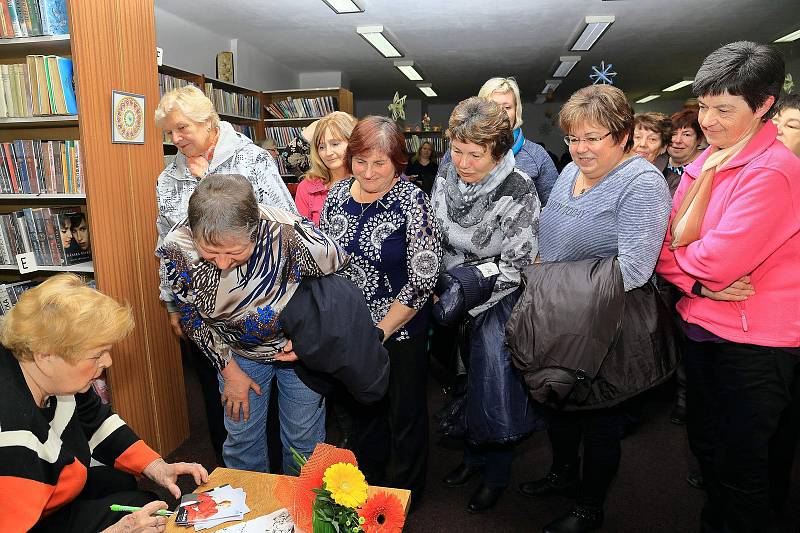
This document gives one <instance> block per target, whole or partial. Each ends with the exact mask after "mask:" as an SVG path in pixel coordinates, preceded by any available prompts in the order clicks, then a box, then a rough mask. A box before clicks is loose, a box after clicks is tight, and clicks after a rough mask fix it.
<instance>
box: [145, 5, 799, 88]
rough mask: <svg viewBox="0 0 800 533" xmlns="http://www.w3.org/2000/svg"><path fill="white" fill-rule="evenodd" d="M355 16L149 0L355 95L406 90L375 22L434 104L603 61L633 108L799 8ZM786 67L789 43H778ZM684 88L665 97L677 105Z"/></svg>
mask: <svg viewBox="0 0 800 533" xmlns="http://www.w3.org/2000/svg"><path fill="white" fill-rule="evenodd" d="M357 1H358V2H359V3H360V4H361V5H362V7H364V8H365V12H364V13H358V14H348V15H337V14H335V13H334V12H333V11H332V10H331V9H330V8H329V7H328V6H327V5H326V4H325V3H324V2H322V0H156V5H157V7H159V8H161V9H163V10H165V11H168V12H171V13H173V14H175V15H178V16H180V17H182V18H184V19H186V20H188V21H190V22H193V23H195V24H198V25H200V26H203V27H205V28H207V29H209V30H211V31H213V32H215V33H218V34H221V35H224V36H227V37H229V38H238V39H240V40H243V41H247V42H249V43H251V44H252V45H254V46H255V47H256V48H258V49H260V50H263V51H264V53H265V54H267V55H268V56H270V57H271V58H273V59H274V60H276V61H277V62H279V63H282V64H284V65H286V66H287V67H288V68H290V69H292V70H294V71H297V72H315V71H342V72H343V73H344V77H345V79H349V80H350V85H351V89H352V90H353V92H354V93H355V94H357V95H358V97H359V98H372V97H376V98H377V97H384V98H385V97H386V96H387V94H389V95H391V94H393V93H394V91H396V90H400V91H401V92H403V91H406V92H408V93H409V94H416V92H417V90H416V88H415V82H410V81H408V80H406V78H405V77H404V76H403V75H402V74H401V73H400V72H399V71H398V70H396V69H395V68H394V67H393V65H392V60H390V59H385V58H383V57H382V56H380V54H378V52H377V51H375V50H374V49H373V48H372V47H371V46H370V45H369V44H367V42H366V41H364V40H363V39H362V38H361V37H360V36H358V35H357V34H356V32H355V28H356V26H363V25H374V24H381V25H383V26H384V27H385V28H386V29H387V30H389V32H391V39H392V41H393V42H394V44H395V45H396V46H397V47H398V48H399V49H400V50H401V51H402V52H404V54H405V59H412V60H413V61H414V62H415V64H416V65H417V66H418V67H419V69H420V70H421V71H422V74H423V76H424V77H425V81H426V82H430V83H432V84H433V86H434V88H435V89H436V91H437V92H438V93H439V95H440V97H441V99H443V100H446V101H454V100H459V99H461V98H464V97H466V96H469V95H471V94H474V93H475V92H476V90H477V88H478V87H480V85H481V84H482V83H483V82H484V81H485V80H486V79H487V78H489V77H492V76H498V75H502V76H505V75H514V76H516V77H517V79H518V81H519V83H520V88H521V90H522V92H523V95H525V96H526V100H528V99H530V100H532V99H533V98H532V95H534V94H536V93H539V92H540V91H541V90H542V88H543V87H544V81H545V80H546V79H548V78H551V77H552V74H553V71H554V70H555V68H556V66H557V65H558V57H559V56H561V55H582V56H583V59H582V61H581V62H580V63H578V65H577V66H576V67H575V68H574V69H573V71H572V72H571V73H570V75H569V76H568V77H567V79H566V80H565V81H564V83H563V84H562V85H561V87H559V88H558V90H557V91H556V93H555V99H556V100H557V101H558V100H563V99H565V98H566V97H567V96H569V94H571V93H572V92H573V91H574V90H576V89H578V88H579V87H582V86H584V85H587V84H588V83H590V81H589V78H588V76H589V73H590V70H591V66H592V65H599V64H600V61H601V60H605V62H606V63H613V65H614V70H615V71H616V72H618V76H617V78H616V80H615V84H616V85H618V86H619V87H621V88H622V89H623V90H625V91H626V92H627V93H628V95H629V97H631V98H633V99H636V98H639V97H641V96H643V95H645V94H650V93H653V92H657V91H659V90H660V89H663V88H664V87H666V86H668V85H671V84H672V83H674V82H676V81H679V80H681V79H682V78H683V77H686V76H693V75H694V73H695V72H696V71H697V67H698V66H699V65H700V63H701V62H702V59H703V58H704V57H705V56H706V55H707V54H708V53H709V52H711V51H712V50H714V49H715V48H717V47H718V46H720V45H721V44H724V43H727V42H731V41H735V40H743V39H745V40H755V41H760V42H771V41H773V40H774V39H776V38H778V37H781V36H783V35H785V34H787V33H789V32H791V31H794V30H797V29H799V28H800V0H514V1H503V0H428V1H420V0H357ZM587 15H615V16H616V22H615V23H614V24H612V25H611V27H610V28H609V29H608V31H606V33H605V34H604V35H603V36H602V37H601V38H600V40H599V41H598V43H597V44H596V45H595V46H594V47H593V48H592V50H590V51H589V52H570V50H569V47H570V46H571V45H572V44H573V42H574V41H575V39H576V37H577V36H578V35H579V34H580V32H581V31H582V29H583V27H584V23H583V20H584V17H585V16H587ZM778 46H779V47H780V49H781V50H782V51H783V53H784V54H785V55H786V56H787V59H789V60H795V61H797V60H798V58H799V57H800V41H796V42H795V43H794V44H783V45H778ZM690 90H691V89H690V88H686V89H682V90H681V91H680V92H677V93H675V96H678V97H688V95H689V94H690Z"/></svg>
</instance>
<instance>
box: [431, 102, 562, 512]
mask: <svg viewBox="0 0 800 533" xmlns="http://www.w3.org/2000/svg"><path fill="white" fill-rule="evenodd" d="M447 137H448V139H450V152H451V154H450V155H451V157H452V161H451V162H450V163H448V164H446V165H443V166H442V167H440V171H439V176H437V177H436V181H435V182H434V186H433V194H432V195H431V201H432V203H433V209H434V212H435V214H436V218H437V220H438V222H439V226H440V227H441V229H442V259H443V262H444V267H445V269H448V270H449V269H451V268H453V267H456V266H459V265H462V264H464V263H467V262H476V261H480V260H484V261H486V262H487V263H489V264H490V265H491V266H492V267H494V266H495V263H496V270H497V272H495V274H498V275H497V278H496V281H495V284H494V289H493V291H492V293H491V294H490V295H489V297H488V300H486V301H485V302H483V303H480V304H479V305H477V306H475V307H473V308H472V309H469V310H468V314H469V317H468V318H469V322H468V329H469V355H468V358H469V373H468V375H467V393H466V394H467V396H466V426H467V431H466V442H467V446H466V449H465V452H464V458H463V461H462V463H461V464H460V465H459V466H458V467H457V468H456V469H455V470H453V471H452V472H451V473H450V474H448V475H447V476H446V477H445V478H444V484H445V485H447V486H451V487H452V486H457V485H463V484H464V483H466V482H467V480H468V479H469V478H470V477H472V476H473V475H474V474H476V473H478V472H481V471H482V473H483V482H482V483H481V484H480V486H479V487H478V489H477V490H476V492H475V493H474V494H473V495H472V497H471V498H470V500H469V503H468V506H467V509H468V510H469V511H470V512H481V511H485V510H487V509H489V508H490V507H492V506H493V505H494V504H495V503H496V502H497V500H498V498H499V497H500V495H501V494H502V492H503V490H504V489H505V487H506V486H507V485H508V483H509V481H510V477H511V460H512V458H513V453H514V444H515V443H516V442H517V441H519V440H520V439H521V438H523V437H525V436H526V435H527V434H529V433H530V432H532V431H534V430H535V429H538V427H537V426H538V424H539V422H540V418H539V417H538V415H537V413H536V412H535V411H534V408H533V406H532V404H531V402H530V400H529V399H528V394H527V391H526V389H525V386H524V384H523V382H522V378H521V377H520V376H519V375H518V374H517V373H516V371H515V370H514V369H513V367H512V366H511V357H510V355H509V353H508V351H507V350H506V348H505V346H504V340H505V336H504V328H505V323H506V321H507V320H508V316H509V314H510V312H511V309H512V307H513V306H514V303H515V302H516V299H517V294H518V293H517V288H518V286H519V283H520V271H521V270H522V269H523V268H525V267H526V266H528V265H530V264H531V263H532V262H533V260H534V258H535V257H536V254H537V252H538V245H537V237H538V221H539V211H540V206H539V198H538V197H537V195H536V188H535V186H534V183H533V180H532V179H531V178H530V177H528V175H527V174H525V172H523V171H522V170H520V169H519V168H517V167H516V165H515V161H514V154H513V152H512V151H511V149H510V148H511V146H512V145H513V143H514V139H513V135H512V133H511V122H510V121H509V117H508V115H507V114H506V113H504V112H503V109H502V108H501V107H500V106H499V105H497V104H496V103H494V102H492V101H491V100H488V99H485V98H478V97H473V98H469V99H467V100H464V101H463V102H461V103H460V104H458V106H456V108H455V109H454V110H453V114H452V115H451V116H450V123H449V129H448V130H447ZM537 148H538V147H537ZM545 158H547V159H548V161H549V157H547V155H545ZM551 164H552V163H551Z"/></svg>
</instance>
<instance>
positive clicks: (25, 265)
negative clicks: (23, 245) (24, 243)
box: [17, 252, 38, 274]
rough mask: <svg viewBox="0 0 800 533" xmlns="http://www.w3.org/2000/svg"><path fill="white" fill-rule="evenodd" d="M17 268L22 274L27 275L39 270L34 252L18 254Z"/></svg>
mask: <svg viewBox="0 0 800 533" xmlns="http://www.w3.org/2000/svg"><path fill="white" fill-rule="evenodd" d="M17 266H18V267H19V273H20V274H27V273H28V272H33V271H35V270H37V266H38V265H37V264H36V256H35V255H34V253H33V252H26V253H24V254H17Z"/></svg>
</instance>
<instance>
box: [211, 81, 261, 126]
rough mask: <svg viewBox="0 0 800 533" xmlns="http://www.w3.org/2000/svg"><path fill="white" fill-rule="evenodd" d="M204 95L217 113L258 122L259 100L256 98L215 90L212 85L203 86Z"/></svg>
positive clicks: (259, 115)
mask: <svg viewBox="0 0 800 533" xmlns="http://www.w3.org/2000/svg"><path fill="white" fill-rule="evenodd" d="M205 85H206V86H205V93H206V96H208V99H209V100H211V101H212V102H213V103H214V109H216V110H217V113H222V114H226V115H237V116H240V117H247V118H252V119H255V120H258V119H260V118H261V114H260V108H261V100H260V99H259V98H258V97H257V96H250V95H247V94H240V93H234V92H230V91H226V90H224V89H217V88H215V87H214V85H213V84H212V83H206V84H205Z"/></svg>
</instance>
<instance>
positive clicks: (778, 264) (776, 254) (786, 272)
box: [657, 41, 800, 532]
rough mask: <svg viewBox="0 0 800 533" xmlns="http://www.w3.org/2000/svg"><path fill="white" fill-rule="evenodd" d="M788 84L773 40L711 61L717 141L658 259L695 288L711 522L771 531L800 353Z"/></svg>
mask: <svg viewBox="0 0 800 533" xmlns="http://www.w3.org/2000/svg"><path fill="white" fill-rule="evenodd" d="M783 79H784V63H783V60H782V58H781V56H780V54H779V53H778V52H777V51H776V50H774V49H773V48H772V47H770V46H766V45H761V44H757V43H752V42H746V41H741V42H736V43H732V44H728V45H725V46H723V47H722V48H720V49H718V50H716V51H715V52H713V53H712V54H711V55H709V56H708V57H707V58H706V59H705V61H704V62H703V65H702V66H701V67H700V70H699V71H698V73H697V76H696V77H695V82H694V93H695V94H696V95H697V96H698V100H699V104H700V115H699V121H700V126H701V127H702V129H703V133H704V134H705V136H706V139H707V140H708V143H709V148H708V149H707V150H706V151H705V152H704V153H703V154H702V155H701V156H700V157H699V158H698V159H697V160H695V161H694V162H693V163H691V164H690V165H688V166H687V167H686V169H685V171H684V173H683V177H682V180H681V183H680V185H679V186H678V190H677V191H676V192H675V197H674V201H673V208H672V216H671V218H670V225H669V229H668V232H667V236H666V240H665V242H664V246H663V249H662V252H661V257H660V259H659V262H658V267H657V271H658V273H659V274H661V275H662V276H663V277H664V278H665V279H667V280H668V281H669V282H671V283H673V284H674V285H676V286H677V287H678V288H679V289H681V291H682V292H683V293H684V294H685V296H684V297H683V298H682V299H681V300H680V302H679V303H678V306H677V310H678V313H679V314H680V315H681V318H682V319H683V323H684V331H685V333H686V336H687V338H688V339H687V343H686V353H685V354H684V362H685V365H686V374H687V428H688V432H689V444H690V446H691V448H692V452H693V453H694V454H695V455H696V456H697V459H698V461H699V463H700V468H701V470H702V474H703V479H704V481H705V487H706V492H707V494H708V501H707V503H706V506H705V507H704V509H703V513H702V516H701V520H702V525H703V531H732V532H745V531H747V532H759V531H765V530H767V529H769V525H770V524H769V522H770V518H769V515H770V493H771V488H772V487H771V486H770V478H769V474H768V470H769V468H768V466H769V461H770V448H771V441H772V439H773V437H774V435H775V432H776V429H777V428H778V427H779V420H780V418H781V415H782V413H783V412H784V411H785V409H786V408H787V406H788V405H789V403H790V401H791V394H790V385H791V381H792V377H793V374H794V372H795V371H796V370H797V365H798V361H800V359H798V357H797V356H798V355H800V348H798V347H800V306H798V301H800V269H798V268H797V260H798V257H800V216H798V206H800V183H799V182H798V181H797V176H800V160H798V159H797V157H795V156H794V155H793V154H792V153H791V152H790V151H789V150H788V149H787V148H786V147H785V146H783V144H781V143H780V142H779V141H777V140H776V134H777V130H776V128H775V125H774V124H772V122H770V121H769V120H768V119H769V118H770V116H771V115H772V114H773V113H774V105H775V100H776V99H777V97H778V95H779V93H780V89H781V86H782V83H783Z"/></svg>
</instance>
